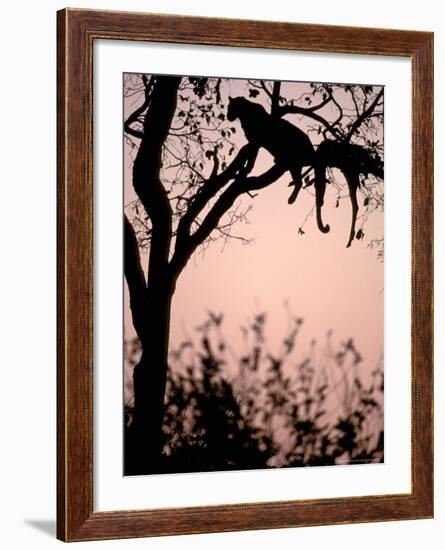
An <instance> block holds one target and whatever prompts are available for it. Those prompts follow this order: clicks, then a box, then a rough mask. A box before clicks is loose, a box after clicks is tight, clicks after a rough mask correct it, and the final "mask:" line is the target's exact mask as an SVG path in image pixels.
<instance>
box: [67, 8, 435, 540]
mask: <svg viewBox="0 0 445 550" xmlns="http://www.w3.org/2000/svg"><path fill="white" fill-rule="evenodd" d="M432 178H433V35H432V33H426V32H414V31H401V30H382V29H364V28H350V27H332V26H317V25H303V24H294V23H292V24H291V23H275V22H274V23H273V22H259V21H247V20H229V19H209V18H195V17H193V18H192V17H179V16H167V15H152V14H138V13H121V12H104V11H93V10H76V9H66V10H62V11H60V12H58V518H57V525H58V527H57V529H58V538H60V539H62V540H65V541H72V540H95V539H108V538H128V537H140V536H155V535H166V534H186V533H202V532H212V531H230V530H247V529H268V528H277V527H292V526H304V525H321V524H335V523H347V522H351V523H352V522H368V521H386V520H397V519H416V518H428V517H432V515H433V437H432V433H433V431H432V430H433V421H432V405H433V403H432V400H433V365H432V357H433V354H432V345H433V344H432V342H433V327H432V296H433V282H432V273H433V269H432V262H433V252H432V242H433V187H432V185H433V179H432Z"/></svg>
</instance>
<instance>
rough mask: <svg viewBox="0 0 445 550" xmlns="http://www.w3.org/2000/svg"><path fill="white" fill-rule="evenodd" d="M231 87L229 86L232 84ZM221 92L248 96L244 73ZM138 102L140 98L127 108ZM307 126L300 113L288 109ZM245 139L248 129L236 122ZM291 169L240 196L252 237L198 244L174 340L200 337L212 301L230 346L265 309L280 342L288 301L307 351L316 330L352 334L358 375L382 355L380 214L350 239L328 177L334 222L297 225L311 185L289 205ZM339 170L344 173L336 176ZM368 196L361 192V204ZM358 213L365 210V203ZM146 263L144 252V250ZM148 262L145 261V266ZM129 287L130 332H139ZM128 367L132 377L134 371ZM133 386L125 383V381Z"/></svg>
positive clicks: (177, 310) (347, 213) (294, 88)
mask: <svg viewBox="0 0 445 550" xmlns="http://www.w3.org/2000/svg"><path fill="white" fill-rule="evenodd" d="M303 86H304V85H299V84H295V83H292V84H289V83H286V84H285V85H283V90H284V89H285V90H286V95H287V97H290V92H292V93H293V94H294V95H293V96H294V97H299V96H300V95H301V93H302V90H303V89H304V90H306V89H307V87H304V88H303ZM229 88H230V91H229ZM225 90H226V91H225V92H223V93H230V94H231V95H232V96H234V95H242V94H243V95H246V83H245V81H231V85H230V86H228V87H227V88H226V89H225ZM127 108H128V109H130V110H131V109H134V108H135V106H134V104H131V105H129V106H128V107H127ZM288 118H289V120H290V121H291V122H294V123H295V124H298V125H299V126H300V128H302V129H304V124H305V123H306V122H305V121H304V120H302V118H301V117H297V116H294V117H288ZM233 126H236V128H237V135H238V136H239V137H238V138H237V139H238V140H239V145H240V146H241V145H242V144H243V143H244V142H245V139H244V134H243V132H242V130H241V127H240V125H239V121H235V122H234V123H233ZM125 155H126V157H125V166H126V170H125V203H126V204H127V203H128V202H130V201H131V200H133V199H134V198H135V196H134V192H133V189H132V183H131V160H130V156H129V148H128V147H126V148H125ZM271 159H272V157H270V155H269V154H268V153H267V152H265V151H262V152H261V153H260V155H259V158H258V159H257V163H256V165H255V168H254V172H255V173H258V174H259V173H262V172H263V171H264V169H265V168H267V167H268V166H269V165H270V164H271V162H272V161H271ZM290 179H291V178H290V175H289V173H286V174H285V175H284V176H283V177H282V178H280V180H278V181H277V182H276V183H274V184H273V185H271V186H269V187H268V188H266V189H264V190H262V191H260V192H259V194H258V195H257V196H256V197H255V198H253V199H252V198H249V197H247V196H246V197H244V198H243V199H242V201H243V203H242V204H243V206H244V205H248V204H251V205H252V206H253V208H252V211H251V212H250V213H249V216H248V219H249V224H244V223H241V224H239V225H238V226H237V227H236V228H235V229H234V233H235V234H239V235H242V236H243V237H246V238H252V239H253V243H252V244H251V245H248V246H246V245H243V243H242V242H240V241H237V240H231V241H229V242H227V243H226V244H225V246H224V247H223V244H224V243H223V241H217V242H215V243H212V244H211V245H210V246H209V247H208V248H207V249H206V250H205V252H204V253H202V252H200V251H199V250H198V251H197V253H195V255H194V256H193V258H192V260H191V261H190V262H189V264H188V266H187V267H186V269H185V270H184V272H183V273H182V275H181V276H180V278H179V281H178V284H177V288H176V292H175V295H174V298H173V306H172V318H171V343H170V345H171V348H174V347H176V346H177V345H178V344H179V343H181V342H182V341H183V340H185V339H190V338H192V339H195V337H196V335H195V333H194V328H195V327H196V326H197V325H199V324H201V323H202V322H203V321H204V320H205V318H206V314H207V311H208V310H211V311H214V312H216V313H219V312H222V313H224V319H225V321H224V325H223V327H224V332H225V335H226V337H227V339H228V341H229V342H230V344H231V346H232V348H234V349H235V350H239V351H241V346H242V335H241V331H240V326H241V325H243V324H245V323H246V322H247V321H248V320H249V319H251V318H252V315H254V314H256V313H259V312H266V313H267V319H268V322H267V332H266V335H267V343H268V345H269V347H270V350H271V351H272V352H273V351H274V350H277V349H278V347H279V345H280V343H281V341H282V339H283V337H284V336H285V335H286V331H287V328H288V317H287V315H286V309H285V307H284V304H285V303H287V304H288V306H289V308H290V310H291V311H292V313H294V314H295V315H298V316H300V317H303V318H304V326H303V330H302V332H301V336H300V337H299V342H300V346H301V347H300V349H301V355H304V353H305V352H306V351H307V349H308V348H309V343H310V341H311V340H312V339H316V340H317V341H318V342H320V344H322V345H323V343H324V340H325V337H326V333H327V332H328V331H329V330H332V331H333V336H332V339H333V343H334V345H335V344H336V343H339V342H341V341H343V340H346V339H348V338H351V337H352V338H353V339H354V341H355V343H356V347H357V349H358V350H359V351H360V353H361V354H362V356H363V358H364V362H363V366H362V371H361V372H362V375H363V376H364V377H365V378H366V376H367V373H369V372H370V371H371V370H372V369H374V368H375V367H376V364H377V362H378V361H379V359H380V358H381V356H382V354H383V305H384V304H383V281H384V271H383V263H382V262H380V261H379V260H378V259H377V252H376V251H375V250H371V249H370V248H368V243H369V240H370V239H371V238H373V237H375V238H379V237H381V236H382V235H383V213H382V212H375V213H373V214H372V215H371V216H370V217H369V219H368V221H367V223H366V226H365V233H366V238H365V239H364V240H360V241H358V240H354V242H353V244H352V246H351V247H350V248H346V243H347V240H348V235H349V229H350V220H351V210H350V203H349V201H348V200H342V201H340V205H339V207H338V208H335V202H336V194H335V192H334V190H333V189H332V188H331V186H328V189H327V193H326V198H325V206H324V209H323V218H324V221H325V223H329V225H330V227H331V231H330V232H329V233H328V234H322V233H320V232H319V231H318V229H317V227H316V222H315V215H314V216H312V217H309V219H308V220H307V222H306V224H305V226H304V231H305V235H303V236H301V235H298V233H297V232H298V227H299V226H300V225H301V224H302V222H303V220H304V218H305V217H306V214H307V213H308V212H309V211H310V210H311V208H312V206H313V204H314V197H313V195H312V188H309V189H308V190H305V191H302V192H301V193H300V195H299V197H298V199H297V201H296V203H294V204H293V205H288V204H287V198H288V196H289V194H290V189H289V188H288V187H287V184H288V182H289V181H290ZM340 179H341V176H340V175H339V180H340ZM362 202H363V198H361V197H360V194H359V204H360V205H361V204H362ZM359 215H360V212H359ZM142 259H143V262H144V264H146V262H147V256H146V254H145V255H143V256H142ZM143 267H144V269H146V265H144V266H143ZM124 287H125V299H126V307H125V338H130V337H133V336H134V329H133V327H132V324H131V317H130V313H129V308H128V300H127V298H128V296H127V288H126V283H125V284H124ZM126 370H127V373H126V374H127V379H128V377H129V375H130V374H131V373H129V372H128V369H126ZM127 387H128V386H127Z"/></svg>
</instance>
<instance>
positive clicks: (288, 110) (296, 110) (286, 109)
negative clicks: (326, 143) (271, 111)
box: [278, 105, 343, 139]
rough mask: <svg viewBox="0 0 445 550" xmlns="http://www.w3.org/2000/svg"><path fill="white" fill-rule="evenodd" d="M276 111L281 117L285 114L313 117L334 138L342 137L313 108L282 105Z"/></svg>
mask: <svg viewBox="0 0 445 550" xmlns="http://www.w3.org/2000/svg"><path fill="white" fill-rule="evenodd" d="M278 112H279V115H280V117H283V116H284V115H287V114H299V115H305V116H307V117H309V118H313V119H314V120H316V121H317V122H320V124H323V126H324V127H325V128H326V129H327V130H328V131H329V132H330V133H331V134H332V135H333V136H334V137H335V139H342V138H343V136H342V134H341V133H340V132H339V131H338V130H336V128H334V127H333V126H332V124H329V122H328V121H327V120H326V119H324V118H323V117H322V116H320V115H319V114H317V113H316V112H315V110H313V109H306V108H305V107H298V106H297V105H283V106H281V107H279V109H278Z"/></svg>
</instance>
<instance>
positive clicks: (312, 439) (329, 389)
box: [125, 313, 383, 473]
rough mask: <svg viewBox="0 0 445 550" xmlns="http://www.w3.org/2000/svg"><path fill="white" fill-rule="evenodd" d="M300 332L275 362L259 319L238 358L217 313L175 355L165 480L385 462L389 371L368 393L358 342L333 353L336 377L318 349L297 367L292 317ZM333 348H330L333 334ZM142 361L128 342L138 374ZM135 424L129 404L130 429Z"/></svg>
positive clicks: (376, 377) (376, 376)
mask: <svg viewBox="0 0 445 550" xmlns="http://www.w3.org/2000/svg"><path fill="white" fill-rule="evenodd" d="M291 323H292V324H291V328H290V330H289V333H288V334H287V335H286V337H285V338H284V340H283V342H282V349H281V350H280V353H278V354H277V355H276V356H275V355H272V354H271V353H270V352H269V351H268V350H267V346H266V338H265V327H266V315H265V314H259V315H256V316H255V317H254V319H253V321H252V323H251V324H250V325H249V326H248V327H244V328H243V334H244V338H245V344H246V346H245V347H246V349H247V351H246V353H245V354H243V355H241V356H240V357H237V356H235V354H234V352H233V350H231V349H230V348H229V346H228V344H227V342H226V339H225V337H224V334H223V331H222V324H223V316H222V315H215V314H214V313H209V315H208V319H207V320H206V322H205V323H204V324H203V325H201V326H200V327H198V328H197V332H198V334H199V339H198V345H195V344H194V343H193V342H191V341H186V342H183V343H182V344H181V345H180V346H179V348H178V349H177V350H174V351H173V352H171V353H170V358H169V373H168V380H167V392H166V398H165V403H164V409H165V412H164V425H163V436H164V443H163V445H164V446H163V455H162V461H161V464H160V466H159V468H158V469H157V472H197V471H218V470H220V471H221V470H242V469H258V468H271V467H296V466H321V465H333V464H340V463H341V464H351V463H359V462H381V461H382V460H383V371H382V368H381V366H379V367H378V368H376V369H375V370H374V371H373V373H372V378H371V383H370V385H369V386H368V387H364V385H363V383H362V382H361V379H360V376H359V367H360V364H361V362H362V358H361V356H360V354H359V353H358V351H357V350H356V348H355V346H354V343H353V341H352V340H348V341H347V342H344V343H343V344H341V345H340V347H339V349H338V350H337V351H336V352H334V351H332V350H331V349H330V350H329V357H330V360H331V365H330V366H329V369H328V368H326V366H325V367H323V368H320V365H316V359H315V356H316V353H315V351H316V349H317V346H316V344H315V342H313V343H312V345H311V349H310V352H309V353H308V354H307V356H306V357H304V359H303V360H300V361H297V360H296V359H295V351H296V344H297V337H298V334H299V332H300V330H301V326H302V324H303V320H302V319H300V318H292V319H291ZM327 344H328V348H330V338H329V335H328V339H327ZM139 353H140V345H139V344H138V340H137V339H135V340H134V341H132V342H129V343H127V346H126V359H127V361H128V362H129V363H130V365H132V364H135V363H136V362H137V357H138V354H139ZM334 374H335V376H334ZM336 400H337V404H336ZM338 401H339V404H338ZM131 419H132V406H131V403H129V404H127V405H126V407H125V427H126V428H128V426H129V425H130V424H131ZM127 439H128V438H126V440H127ZM127 451H129V449H127ZM151 473H155V472H154V471H153V472H151Z"/></svg>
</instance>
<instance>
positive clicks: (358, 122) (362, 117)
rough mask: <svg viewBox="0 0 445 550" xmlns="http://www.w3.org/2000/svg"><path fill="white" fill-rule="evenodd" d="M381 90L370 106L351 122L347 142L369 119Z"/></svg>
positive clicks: (381, 91)
mask: <svg viewBox="0 0 445 550" xmlns="http://www.w3.org/2000/svg"><path fill="white" fill-rule="evenodd" d="M383 90H384V88H383V87H382V89H381V90H380V92H379V93H378V94H377V95H376V96H375V98H374V101H373V102H372V103H371V105H370V106H369V107H368V108H367V109H365V110H364V111H363V113H362V114H361V115H360V116H359V117H358V118H357V119H356V120H355V121H354V122H353V124H352V126H351V128H350V130H349V132H348V134H347V136H346V140H347V141H349V140H350V139H351V137H352V136H353V135H354V132H355V131H356V130H357V129H358V128H359V127H360V125H361V124H362V122H363V121H364V120H365V119H366V118H367V117H369V115H370V114H371V113H372V112H373V111H374V109H375V108H376V106H377V103H378V102H379V101H380V98H381V97H382V96H383Z"/></svg>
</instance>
